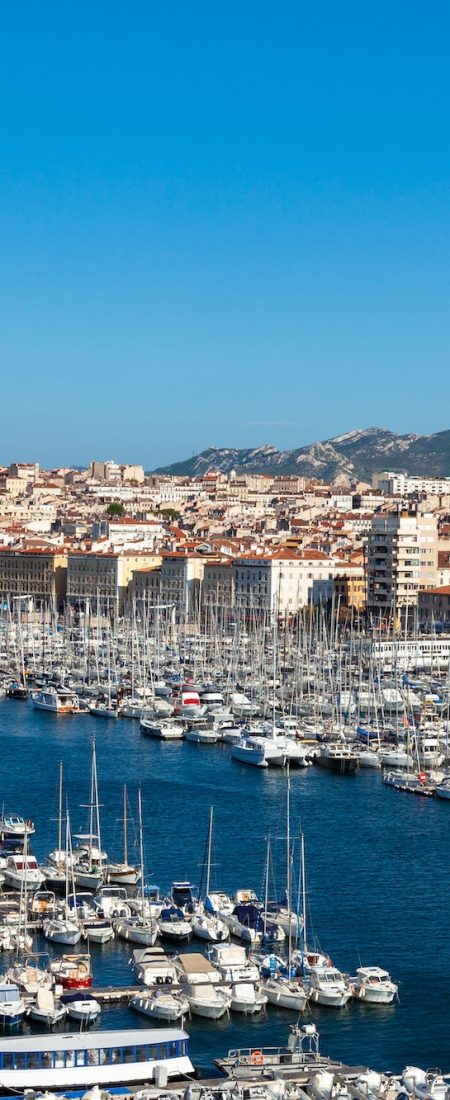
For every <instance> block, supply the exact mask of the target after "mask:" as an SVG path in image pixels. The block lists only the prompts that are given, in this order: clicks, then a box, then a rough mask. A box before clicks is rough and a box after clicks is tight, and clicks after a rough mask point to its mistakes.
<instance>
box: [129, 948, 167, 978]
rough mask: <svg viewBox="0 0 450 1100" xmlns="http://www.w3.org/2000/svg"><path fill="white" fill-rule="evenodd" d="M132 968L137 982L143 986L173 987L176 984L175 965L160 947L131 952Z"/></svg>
mask: <svg viewBox="0 0 450 1100" xmlns="http://www.w3.org/2000/svg"><path fill="white" fill-rule="evenodd" d="M133 967H134V971H135V974H136V977H137V979H138V981H139V982H142V984H143V985H146V986H160V985H173V983H176V982H177V970H176V966H175V963H174V961H173V959H172V958H169V957H168V955H166V953H165V951H163V948H162V947H146V948H145V949H144V950H142V951H133Z"/></svg>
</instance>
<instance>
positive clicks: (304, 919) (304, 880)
mask: <svg viewBox="0 0 450 1100" xmlns="http://www.w3.org/2000/svg"><path fill="white" fill-rule="evenodd" d="M301 860H302V923H303V928H302V937H303V955H306V952H307V950H308V948H307V946H306V874H305V838H304V836H303V833H302V834H301Z"/></svg>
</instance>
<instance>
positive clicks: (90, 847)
mask: <svg viewBox="0 0 450 1100" xmlns="http://www.w3.org/2000/svg"><path fill="white" fill-rule="evenodd" d="M94 827H95V832H94ZM76 840H80V841H82V843H81V844H80V845H79V847H78V849H77V850H76V851H75V853H74V879H75V883H76V885H77V886H80V887H81V888H82V889H84V890H98V888H99V886H100V884H101V883H102V882H103V880H104V877H105V863H106V858H107V857H106V852H102V850H101V842H100V808H99V802H98V785H97V755H96V749H95V741H93V742H92V766H91V795H90V801H89V832H88V833H77V834H76Z"/></svg>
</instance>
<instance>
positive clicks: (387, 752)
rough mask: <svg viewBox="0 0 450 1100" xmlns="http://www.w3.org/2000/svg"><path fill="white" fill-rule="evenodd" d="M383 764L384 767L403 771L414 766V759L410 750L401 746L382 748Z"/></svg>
mask: <svg viewBox="0 0 450 1100" xmlns="http://www.w3.org/2000/svg"><path fill="white" fill-rule="evenodd" d="M381 764H382V767H383V768H386V769H388V770H389V769H390V768H393V769H394V770H398V771H402V770H403V769H404V770H406V769H408V768H413V767H414V759H413V757H412V756H411V753H410V752H407V751H406V749H401V748H399V747H397V748H394V749H382V750H381Z"/></svg>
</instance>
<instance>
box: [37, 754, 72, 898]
mask: <svg viewBox="0 0 450 1100" xmlns="http://www.w3.org/2000/svg"><path fill="white" fill-rule="evenodd" d="M62 800H63V765H62V762H61V763H60V765H59V785H58V846H57V848H56V850H55V851H53V852H50V854H49V856H48V862H47V863H46V865H45V866H44V867H42V873H43V875H44V876H45V881H46V883H47V886H51V887H52V889H53V890H63V889H64V887H65V885H66V877H67V873H66V858H67V851H63V847H62V822H63V812H62Z"/></svg>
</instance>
